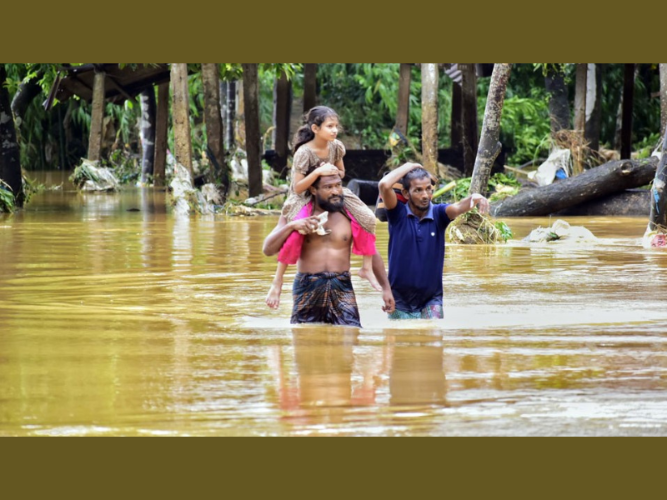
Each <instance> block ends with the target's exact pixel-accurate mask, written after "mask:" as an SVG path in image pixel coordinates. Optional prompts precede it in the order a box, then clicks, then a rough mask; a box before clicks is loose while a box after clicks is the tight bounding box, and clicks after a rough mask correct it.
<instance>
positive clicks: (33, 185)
mask: <svg viewBox="0 0 667 500" xmlns="http://www.w3.org/2000/svg"><path fill="white" fill-rule="evenodd" d="M22 181H23V182H22V184H23V196H24V199H23V203H28V202H29V201H30V199H31V198H32V197H33V195H35V194H37V193H41V192H42V191H44V190H45V189H46V186H45V185H44V184H40V183H38V182H37V181H36V180H35V179H31V178H30V177H28V176H27V175H26V173H25V172H23V176H22Z"/></svg>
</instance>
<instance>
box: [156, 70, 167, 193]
mask: <svg viewBox="0 0 667 500" xmlns="http://www.w3.org/2000/svg"><path fill="white" fill-rule="evenodd" d="M155 122H156V124H155V162H154V163H153V185H154V186H156V187H162V186H164V183H165V168H166V165H167V132H168V130H167V129H168V128H169V83H161V84H160V85H158V87H157V113H156V117H155Z"/></svg>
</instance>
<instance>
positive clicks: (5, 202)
mask: <svg viewBox="0 0 667 500" xmlns="http://www.w3.org/2000/svg"><path fill="white" fill-rule="evenodd" d="M15 209H16V204H15V203H14V193H12V188H10V187H9V185H8V184H7V183H6V182H4V181H3V180H2V179H0V212H10V213H11V212H13V211H14V210H15Z"/></svg>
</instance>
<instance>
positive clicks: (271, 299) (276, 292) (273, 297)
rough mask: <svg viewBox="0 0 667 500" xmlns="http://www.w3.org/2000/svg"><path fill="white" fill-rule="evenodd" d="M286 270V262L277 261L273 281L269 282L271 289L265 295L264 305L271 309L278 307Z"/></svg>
mask: <svg viewBox="0 0 667 500" xmlns="http://www.w3.org/2000/svg"><path fill="white" fill-rule="evenodd" d="M286 270H287V264H285V263H283V262H278V267H277V268H276V275H275V276H274V277H273V283H272V284H271V289H270V290H269V294H268V295H267V296H266V301H265V302H266V305H267V306H269V307H270V308H271V309H278V306H279V305H280V292H282V290H283V276H284V275H285V271H286Z"/></svg>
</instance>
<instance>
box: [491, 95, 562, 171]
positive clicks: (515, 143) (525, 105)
mask: <svg viewBox="0 0 667 500" xmlns="http://www.w3.org/2000/svg"><path fill="white" fill-rule="evenodd" d="M550 137H551V124H550V121H549V104H548V101H547V97H546V92H544V91H543V90H542V89H539V90H538V89H532V90H531V93H530V95H529V96H528V97H519V96H513V97H509V98H507V99H505V103H504V105H503V114H502V120H501V123H500V142H501V143H502V144H503V146H504V147H506V148H509V149H510V150H511V151H512V153H511V154H510V155H509V157H508V159H507V161H508V163H510V164H513V165H521V164H523V163H525V162H527V161H529V160H534V159H535V158H537V157H540V156H548V154H549V138H550Z"/></svg>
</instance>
